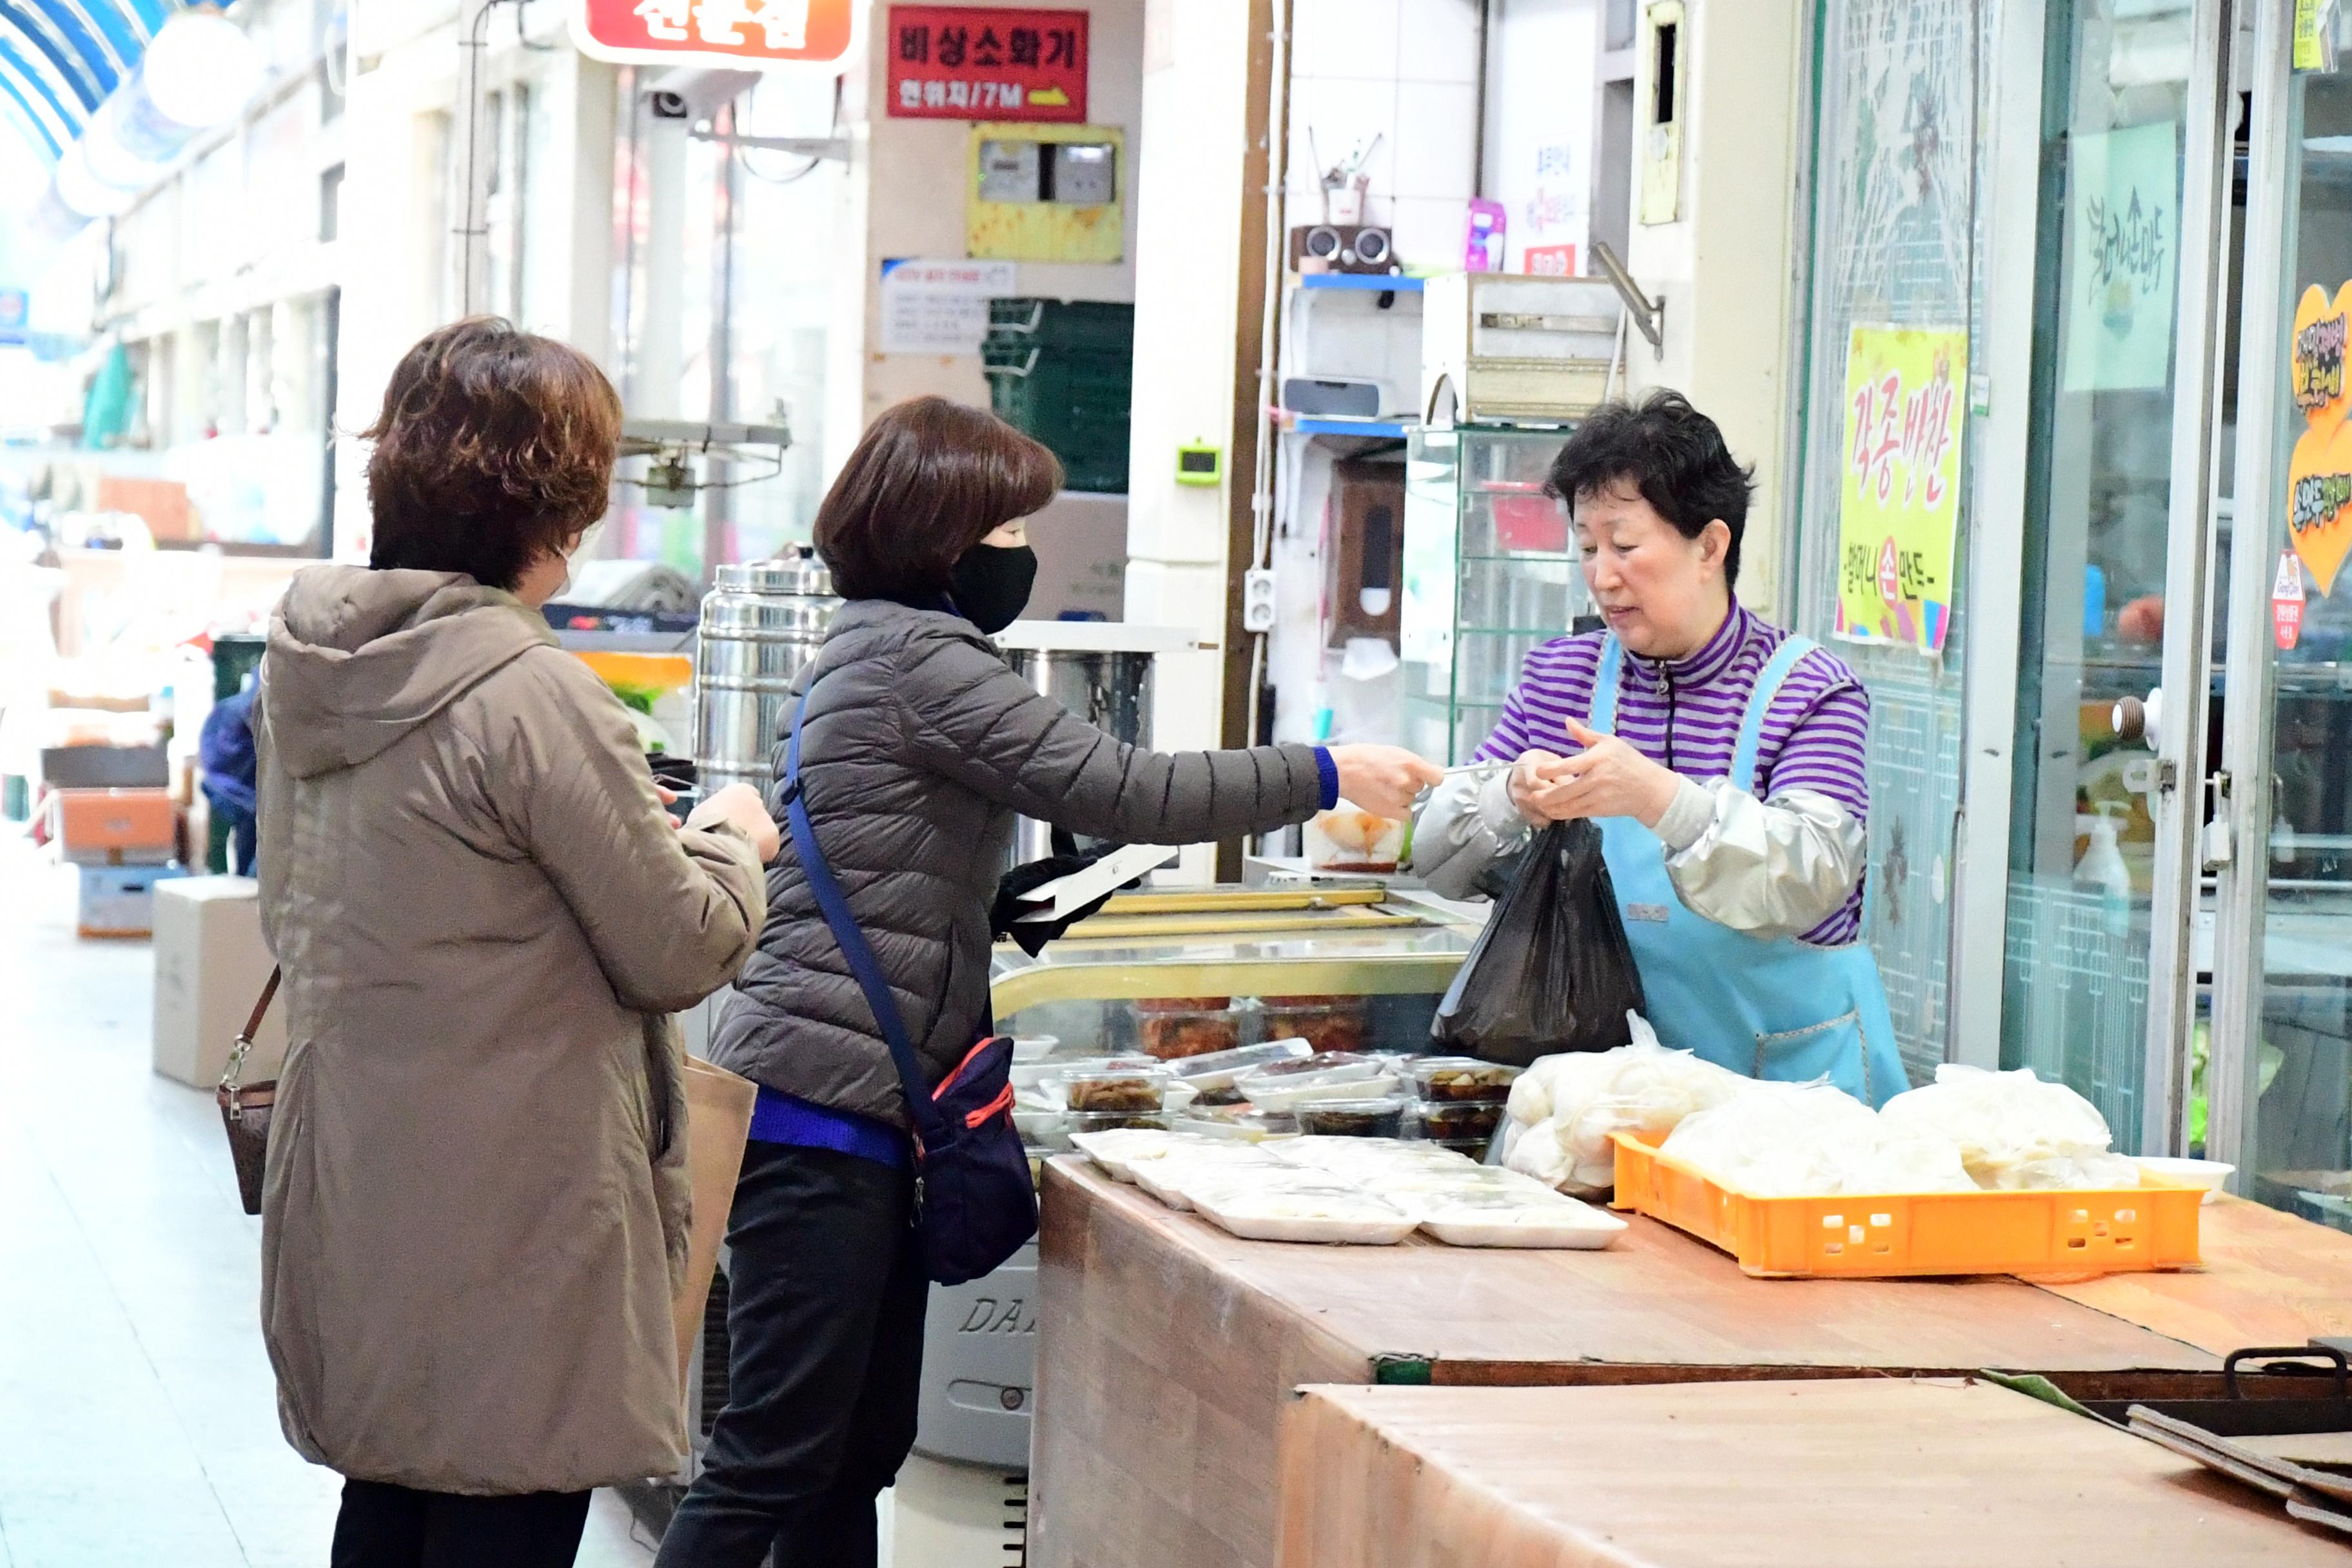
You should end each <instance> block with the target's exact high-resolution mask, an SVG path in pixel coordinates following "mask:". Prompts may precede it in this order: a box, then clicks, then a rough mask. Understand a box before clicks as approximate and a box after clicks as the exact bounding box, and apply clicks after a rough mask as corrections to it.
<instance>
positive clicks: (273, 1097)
mask: <svg viewBox="0 0 2352 1568" xmlns="http://www.w3.org/2000/svg"><path fill="white" fill-rule="evenodd" d="M279 973H281V972H280V971H278V970H275V969H273V970H271V971H270V972H269V983H268V984H266V985H264V986H263V987H262V988H261V1000H260V1001H258V1002H256V1003H255V1004H254V1005H253V1016H252V1017H250V1018H247V1020H246V1021H245V1032H244V1033H243V1034H240V1035H239V1036H237V1037H236V1049H235V1050H233V1051H231V1052H229V1056H228V1067H227V1068H226V1070H225V1071H223V1072H222V1074H221V1080H220V1088H218V1089H215V1090H214V1091H213V1092H214V1095H215V1098H216V1099H217V1100H219V1101H220V1113H221V1125H222V1126H223V1127H225V1128H226V1129H227V1130H228V1157H229V1159H230V1160H231V1161H232V1162H233V1163H235V1164H236V1193H237V1196H238V1197H240V1198H242V1199H244V1200H245V1212H246V1213H247V1214H259V1213H260V1212H261V1173H262V1172H263V1170H264V1169H265V1168H267V1166H268V1163H269V1113H270V1111H271V1110H274V1109H275V1108H276V1107H277V1104H278V1080H277V1079H274V1078H273V1079H267V1080H265V1081H263V1082H260V1083H246V1082H244V1081H243V1077H244V1073H245V1058H246V1057H247V1055H248V1054H249V1053H250V1052H251V1051H252V1049H253V1037H254V1036H256V1035H257V1034H259V1033H261V1020H262V1019H264V1018H266V1017H268V1016H269V1004H270V1003H271V1002H272V1001H273V1000H275V999H276V998H277V995H278V975H279Z"/></svg>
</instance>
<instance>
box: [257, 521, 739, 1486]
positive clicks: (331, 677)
mask: <svg viewBox="0 0 2352 1568" xmlns="http://www.w3.org/2000/svg"><path fill="white" fill-rule="evenodd" d="M254 728H255V739H256V742H257V747H258V750H259V753H260V778H259V784H260V797H261V798H260V819H261V845H260V862H261V864H260V874H261V883H262V919H263V923H264V929H265V931H266V932H267V934H268V938H269V942H270V946H271V949H272V951H274V952H276V953H277V955H278V960H279V962H280V963H282V964H283V965H284V968H285V972H286V988H285V992H284V1002H283V1005H285V1006H286V1007H287V1009H288V1014H287V1023H288V1039H289V1050H288V1054H287V1059H286V1066H285V1069H284V1071H283V1073H282V1075H281V1076H280V1079H279V1085H278V1106H277V1112H276V1121H275V1124H274V1126H273V1127H272V1128H271V1132H270V1146H269V1166H268V1180H267V1182H266V1184H265V1187H264V1194H263V1221H262V1324H263V1330H264V1332H265V1334H266V1337H267V1339H268V1346H269V1354H270V1360H271V1362H272V1363H273V1364H274V1365H275V1366H276V1368H277V1372H278V1405H279V1412H280V1415H281V1418H282V1420H283V1423H284V1425H285V1428H286V1435H287V1437H288V1439H289V1441H290V1442H292V1444H293V1445H294V1447H296V1448H298V1449H299V1450H300V1451H301V1453H302V1454H303V1455H304V1456H305V1457H307V1458H310V1459H312V1460H314V1461H316V1462H318V1463H320V1464H323V1465H329V1466H331V1467H333V1468H335V1469H337V1470H339V1471H341V1472H342V1473H343V1474H344V1475H346V1476H351V1477H355V1478H358V1479H364V1480H373V1481H386V1482H392V1483H394V1484H398V1485H402V1486H408V1487H415V1488H419V1489H426V1490H432V1491H443V1492H464V1493H473V1494H510V1493H520V1492H534V1491H578V1490H584V1489H588V1488H591V1487H594V1486H600V1485H604V1484H607V1483H611V1482H614V1481H620V1480H625V1479H633V1478H644V1477H648V1476H655V1475H661V1474H666V1473H668V1472H670V1471H671V1470H673V1469H674V1468H676V1467H677V1463H678V1461H679V1459H680V1457H681V1454H682V1451H683V1448H684V1446H685V1440H686V1433H685V1430H684V1422H683V1416H682V1412H681V1401H680V1398H679V1391H678V1386H677V1364H676V1351H675V1348H674V1342H673V1340H672V1337H671V1329H670V1298H671V1292H672V1286H673V1274H674V1272H675V1271H676V1270H677V1268H679V1266H680V1264H681V1262H682V1259H683V1257H684V1244H685V1228H686V1220H687V1214H686V1206H687V1197H686V1186H685V1173H684V1159H685V1129H684V1125H683V1123H684V1110H683V1100H682V1097H681V1093H680V1089H679V1067H678V1061H677V1051H678V1045H677V1031H676V1029H675V1028H674V1027H672V1026H671V1025H670V1023H669V1021H668V1018H667V1015H668V1014H670V1013H672V1012H675V1011H677V1010H680V1009H683V1008H685V1007H688V1006H690V1005H693V1004H694V1003H696V1002H698V1001H699V1000H701V999H702V998H703V997H704V996H706V995H708V994H710V993H711V992H713V991H715V990H717V989H718V988H719V987H720V986H721V985H723V984H726V983H727V982H728V980H729V979H730V978H731V977H732V976H733V974H734V973H735V971H736V968H737V966H738V965H740V963H742V961H743V959H744V957H745V955H746V954H747V953H749V952H751V948H752V944H753V942H755V941H756V940H757V938H758V936H759V931H760V926H761V919H762V915H763V911H764V909H765V904H766V895H765V889H763V887H762V886H761V868H760V866H759V863H758V857H757V855H756V853H755V851H754V850H753V849H752V847H751V843H750V841H749V840H748V839H746V838H745V837H743V836H742V835H741V834H740V833H738V832H736V831H734V830H732V829H723V830H719V831H715V832H707V833H706V832H685V833H681V832H679V831H677V829H675V828H673V827H672V826H670V824H669V822H668V819H667V817H666V816H663V814H662V812H661V810H660V806H659V803H658V802H657V800H656V797H655V795H654V790H653V783H652V778H651V776H650V773H649V771H648V770H647V768H646V763H645V759H644V756H643V754H642V752H641V751H640V749H639V745H638V742H637V739H636V736H635V730H634V728H633V726H632V724H631V722H630V720H629V718H628V715H627V712H626V711H625V710H624V709H623V708H622V706H621V704H620V702H619V701H618V700H616V699H615V698H614V696H613V695H612V693H611V692H610V691H609V690H607V689H605V687H604V683H603V682H602V681H600V680H599V679H597V678H596V676H595V675H594V674H593V672H592V671H590V670H589V669H588V668H587V667H586V666H584V665H583V664H582V663H581V662H580V661H579V660H577V659H575V658H572V656H571V655H569V654H567V653H565V652H563V651H562V649H561V648H559V647H556V646H555V639H554V637H552V636H551V634H550V633H549V631H548V628H547V626H546V624H545V622H544V620H543V619H542V618H541V616H538V615H537V614H535V613H534V612H532V611H531V610H530V609H528V608H526V607H525V606H524V605H522V604H521V603H520V601H518V600H517V599H515V598H514V597H513V595H509V594H505V593H501V592H499V591H497V590H494V589H488V588H484V587H482V586H480V585H478V584H476V583H475V582H474V581H473V580H472V579H471V578H468V577H462V576H446V575H441V574H433V573H422V572H374V571H367V570H363V569H360V568H356V567H320V568H315V569H313V570H310V571H307V572H304V573H303V574H300V575H299V577H297V578H296V579H295V582H294V585H293V587H292V589H291V590H290V591H289V593H288V595H287V596H286V600H285V603H284V604H283V605H281V606H280V607H279V609H278V615H277V616H276V617H275V619H274V620H273V621H272V623H271V626H270V633H269V646H268V653H267V655H266V656H265V658H264V659H263V661H262V669H261V694H260V698H259V700H258V701H257V703H256V704H255V710H254ZM665 1144H667V1147H666V1148H665Z"/></svg>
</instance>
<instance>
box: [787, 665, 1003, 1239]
mask: <svg viewBox="0 0 2352 1568" xmlns="http://www.w3.org/2000/svg"><path fill="white" fill-rule="evenodd" d="M811 685H812V687H814V680H812V681H811ZM807 716H808V694H807V693H806V692H803V693H802V695H801V705H800V707H799V709H798V710H796V711H795V712H794V713H793V737H792V742H791V744H790V745H789V746H788V747H787V748H786V752H785V757H784V805H785V815H786V816H788V817H789V818H790V819H791V821H790V826H791V827H792V833H793V853H795V854H796V855H798V856H799V857H800V862H801V874H802V875H803V877H805V878H807V879H808V885H809V891H810V892H811V893H813V894H814V895H815V896H816V903H817V908H818V909H820V910H823V911H824V923H825V924H826V925H828V926H830V927H831V928H833V939H834V941H835V942H839V943H840V944H841V952H842V956H843V957H845V958H846V959H847V960H848V961H849V972H850V973H851V974H852V975H854V976H856V980H857V988H858V989H859V990H861V991H863V992H865V993H866V1005H867V1006H869V1007H871V1008H873V1010H874V1022H875V1023H876V1025H877V1026H879V1027H880V1029H881V1031H882V1038H883V1039H884V1040H885V1041H887V1043H888V1045H889V1047H890V1060H891V1061H892V1062H893V1063H895V1064H896V1065H897V1067H898V1081H899V1082H900V1084H902V1085H903V1086H904V1087H905V1089H906V1091H907V1109H908V1114H909V1115H910V1116H912V1117H913V1119H914V1123H915V1218H914V1225H915V1233H916V1238H917V1242H918V1245H919V1246H920V1247H921V1248H922V1253H923V1267H924V1269H925V1271H926V1272H928V1273H929V1276H930V1277H931V1279H933V1280H935V1281H936V1282H938V1283H939V1284H941V1285H961V1284H963V1283H964V1282H965V1281H967V1280H971V1279H980V1278H982V1276H983V1275H987V1274H992V1273H994V1272H995V1271H996V1270H997V1269H998V1268H1001V1267H1002V1266H1003V1264H1005V1263H1006V1262H1008V1261H1009V1260H1010V1259H1011V1258H1012V1257H1013V1254H1014V1253H1016V1252H1018V1251H1020V1250H1021V1248H1022V1247H1023V1245H1024V1243H1026V1242H1027V1241H1028V1239H1029V1238H1030V1237H1033V1236H1034V1235H1036V1234H1037V1188H1036V1185H1035V1184H1034V1182H1032V1181H1031V1179H1030V1176H1029V1154H1028V1152H1027V1151H1026V1150H1024V1148H1023V1147H1022V1146H1021V1134H1020V1133H1019V1132H1018V1131H1016V1130H1015V1129H1014V1128H1013V1042H1012V1040H1011V1039H1010V1038H1008V1037H1003V1036H994V1035H992V1036H991V1037H989V1038H986V1039H983V1040H982V1041H981V1042H980V1043H979V1044H977V1045H975V1046H973V1047H972V1048H971V1052H970V1053H969V1054H968V1055H966V1056H965V1058H963V1060H962V1061H961V1062H959V1063H958V1064H957V1065H956V1068H955V1070H954V1071H953V1072H950V1074H948V1076H947V1077H946V1078H944V1079H941V1080H940V1083H939V1084H938V1085H937V1086H936V1087H933V1086H931V1085H928V1084H926V1083H925V1082H924V1081H923V1068H922V1063H921V1062H920V1061H919V1060H918V1059H917V1058H916V1056H915V1047H914V1043H913V1041H911V1040H910V1039H908V1036H907V1021H906V1019H905V1017H904V1016H901V1015H900V1013H899V1011H898V1000H897V998H895V997H893V996H892V995H891V994H890V983H889V981H888V980H887V979H886V978H884V976H883V973H882V965H881V963H879V962H878V961H877V960H876V958H875V956H874V949H873V947H872V945H871V944H869V943H868V942H866V933H865V932H864V931H860V930H858V928H857V919H856V916H854V915H852V914H851V913H850V912H849V900H847V899H846V898H845V897H844V896H843V895H842V891H841V884H840V883H838V882H836V881H835V880H834V876H833V868H832V867H831V866H829V865H827V864H826V862H825V858H824V849H823V848H822V847H819V846H818V844H817V841H816V828H815V826H814V824H812V823H811V822H810V821H809V814H808V803H807V802H806V801H805V800H804V799H803V797H802V795H801V721H802V720H803V719H804V718H806V717H807Z"/></svg>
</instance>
